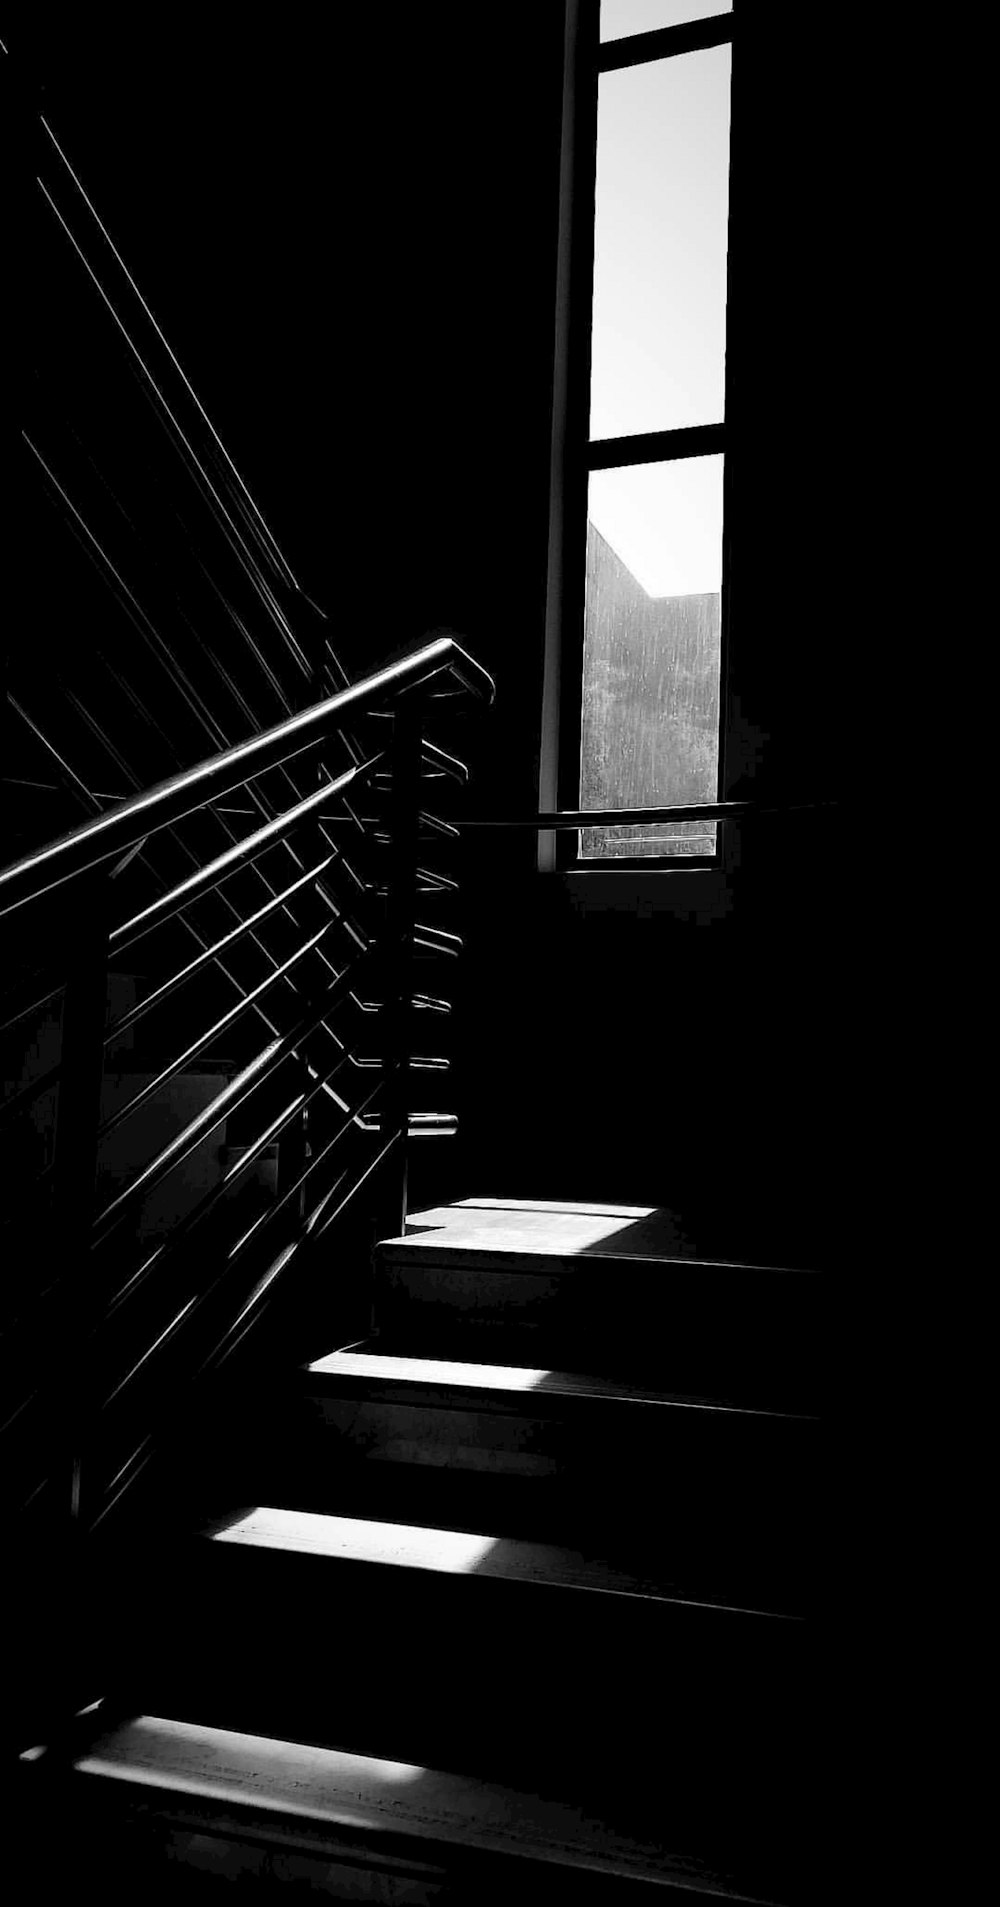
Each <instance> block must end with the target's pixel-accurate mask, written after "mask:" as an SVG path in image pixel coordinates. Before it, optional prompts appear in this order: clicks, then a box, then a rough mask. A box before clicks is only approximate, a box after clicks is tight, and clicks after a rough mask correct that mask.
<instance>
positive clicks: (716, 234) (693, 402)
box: [590, 46, 732, 437]
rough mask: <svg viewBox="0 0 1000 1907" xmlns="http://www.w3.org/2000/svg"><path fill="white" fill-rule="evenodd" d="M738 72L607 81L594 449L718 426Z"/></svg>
mask: <svg viewBox="0 0 1000 1907" xmlns="http://www.w3.org/2000/svg"><path fill="white" fill-rule="evenodd" d="M731 64H732V61H731V49H730V48H729V47H728V46H717V47H710V48H708V49H707V50H706V51H705V52H701V53H683V54H680V55H678V57H677V58H675V59H668V60H654V61H653V62H652V63H651V64H650V65H648V66H630V67H626V68H624V69H623V70H622V71H621V72H617V73H602V75H601V79H600V91H599V104H598V126H597V212H596V225H595V233H594V328H593V346H592V349H593V363H592V371H591V414H590V435H591V437H626V436H630V435H631V434H633V433H634V432H636V431H649V430H677V429H683V428H686V427H688V426H690V425H692V424H714V423H719V422H720V421H721V419H722V417H723V403H724V381H725V356H726V246H727V227H728V217H729V77H730V67H731Z"/></svg>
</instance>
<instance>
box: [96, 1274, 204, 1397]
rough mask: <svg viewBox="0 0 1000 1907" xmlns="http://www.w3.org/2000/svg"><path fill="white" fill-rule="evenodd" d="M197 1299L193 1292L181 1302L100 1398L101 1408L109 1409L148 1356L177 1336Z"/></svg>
mask: <svg viewBox="0 0 1000 1907" xmlns="http://www.w3.org/2000/svg"><path fill="white" fill-rule="evenodd" d="M197 1301H198V1299H197V1293H195V1295H194V1296H192V1297H190V1298H189V1299H188V1300H187V1303H186V1304H183V1305H182V1306H181V1308H180V1310H179V1311H178V1312H177V1313H176V1314H175V1316H174V1317H173V1318H172V1319H171V1321H170V1323H169V1324H168V1325H167V1326H166V1327H165V1329H164V1330H163V1331H161V1332H160V1335H159V1337H158V1338H154V1339H153V1342H152V1344H149V1345H147V1347H146V1349H145V1350H144V1351H143V1353H142V1355H141V1357H139V1358H137V1359H136V1361H135V1363H134V1364H133V1365H131V1367H130V1368H129V1369H128V1370H127V1371H126V1373H125V1375H124V1377H122V1378H119V1380H118V1383H117V1384H116V1385H115V1388H114V1390H113V1391H110V1392H109V1394H108V1396H107V1397H104V1398H102V1400H101V1409H102V1410H109V1409H110V1407H111V1405H112V1404H113V1403H114V1401H115V1398H116V1397H119V1396H120V1395H121V1393H122V1391H123V1390H125V1388H126V1386H127V1385H129V1384H131V1382H132V1379H133V1378H134V1377H137V1376H138V1374H139V1372H140V1371H141V1370H144V1369H145V1366H146V1365H147V1364H148V1363H149V1361H150V1358H153V1357H155V1356H156V1353H157V1351H160V1350H162V1349H163V1346H164V1345H166V1344H171V1343H172V1342H173V1340H174V1338H175V1337H176V1336H177V1333H178V1331H179V1330H180V1329H181V1326H182V1325H183V1323H184V1320H185V1318H187V1317H188V1316H189V1315H190V1313H191V1311H192V1310H193V1309H194V1306H195V1305H196V1304H197Z"/></svg>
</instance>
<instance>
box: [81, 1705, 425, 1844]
mask: <svg viewBox="0 0 1000 1907" xmlns="http://www.w3.org/2000/svg"><path fill="white" fill-rule="evenodd" d="M74 1765H75V1767H76V1768H77V1770H78V1771H79V1772H80V1773H81V1774H91V1775H100V1776H103V1777H104V1778H105V1779H110V1780H120V1781H128V1782H129V1783H130V1784H138V1785H139V1786H142V1787H151V1788H159V1789H161V1790H162V1789H168V1790H170V1791H171V1792H172V1793H180V1794H195V1795H201V1796H203V1797H210V1798H214V1799H219V1800H231V1799H232V1798H233V1797H234V1795H235V1796H236V1797H237V1799H239V1800H241V1801H244V1802H248V1803H251V1804H252V1803H254V1802H256V1803H258V1804H259V1805H261V1806H263V1807H266V1808H268V1809H271V1810H274V1809H277V1810H280V1812H282V1813H287V1814H297V1815H304V1816H307V1817H312V1818H318V1819H321V1820H328V1821H350V1820H359V1821H362V1822H364V1821H366V1819H367V1815H368V1810H369V1809H370V1808H371V1807H372V1806H373V1805H374V1806H376V1807H377V1806H378V1804H379V1802H380V1800H381V1799H382V1798H383V1797H385V1796H386V1795H387V1794H398V1793H399V1791H400V1790H401V1789H404V1788H408V1787H411V1786H412V1785H413V1784H414V1783H416V1782H419V1781H421V1780H422V1779H424V1778H425V1777H426V1775H427V1773H428V1770H426V1769H425V1768H424V1767H423V1766H421V1765H420V1764H418V1763H414V1762H405V1761H382V1760H380V1759H379V1758H378V1757H377V1756H373V1755H353V1754H349V1753H347V1752H344V1751H342V1750H339V1749H333V1748H319V1747H314V1746H312V1745H311V1744H309V1743H303V1742H286V1741H278V1740H274V1739H272V1738H270V1737H264V1736H260V1735H243V1734H239V1733H237V1732H236V1731H235V1730H233V1729H228V1728H208V1727H205V1726H203V1725H201V1724H200V1723H197V1722H182V1721H173V1720H168V1719H166V1718H165V1717H162V1716H159V1715H140V1716H138V1717H136V1719H135V1720H134V1721H132V1722H129V1723H126V1724H125V1725H124V1726H123V1727H121V1728H118V1729H116V1730H114V1731H113V1732H112V1733H111V1734H109V1735H108V1736H107V1737H106V1738H105V1739H104V1740H103V1741H101V1742H100V1743H99V1744H96V1745H95V1747H94V1748H92V1749H91V1750H90V1752H89V1753H87V1754H86V1755H82V1756H80V1758H79V1759H78V1760H77V1761H76V1763H75V1764H74Z"/></svg>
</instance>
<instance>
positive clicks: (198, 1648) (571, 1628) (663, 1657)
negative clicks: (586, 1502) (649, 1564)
mask: <svg viewBox="0 0 1000 1907" xmlns="http://www.w3.org/2000/svg"><path fill="white" fill-rule="evenodd" d="M160 1593H161V1594H162V1595H163V1596H164V1601H163V1602H162V1603H161V1604H160V1607H161V1608H162V1611H163V1613H162V1618H161V1620H160V1622H159V1623H157V1633H158V1635H159V1646H158V1648H157V1650H156V1651H155V1656H154V1659H153V1660H151V1661H147V1662H146V1663H145V1664H144V1665H143V1667H142V1668H141V1669H140V1668H138V1667H136V1668H135V1669H130V1676H129V1680H130V1690H131V1698H132V1700H133V1701H134V1702H135V1704H136V1706H137V1707H140V1708H141V1709H143V1710H144V1711H145V1712H149V1713H158V1714H165V1715H170V1714H174V1715H177V1716H183V1717H185V1718H186V1719H188V1720H206V1721H208V1720H212V1721H213V1722H214V1724H215V1725H217V1726H229V1727H235V1728H240V1727H243V1728H248V1727H250V1726H251V1718H253V1725H254V1727H255V1728H256V1729H257V1731H258V1732H279V1733H282V1734H285V1735H287V1736H288V1737H290V1738H291V1739H297V1740H317V1741H321V1742H325V1743H328V1744H329V1745H331V1746H343V1745H346V1744H347V1743H348V1742H349V1743H350V1745H351V1746H352V1747H353V1748H354V1749H355V1750H360V1751H361V1752H380V1753H382V1754H391V1755H395V1756H398V1757H399V1758H400V1759H404V1760H406V1759H418V1760H419V1759H426V1760H428V1761H431V1762H433V1761H434V1760H435V1759H436V1760H437V1761H439V1762H440V1763H441V1765H443V1766H448V1765H453V1764H454V1763H455V1761H456V1757H457V1759H458V1761H459V1762H460V1763H461V1764H462V1765H463V1766H469V1765H470V1758H471V1763H472V1764H475V1765H476V1766H477V1767H480V1768H481V1769H483V1770H486V1769H489V1770H492V1771H493V1772H496V1773H499V1772H500V1771H501V1770H503V1769H507V1770H509V1769H510V1768H511V1767H513V1766H515V1765H522V1766H523V1765H524V1764H525V1763H531V1764H532V1765H534V1764H535V1763H537V1765H538V1766H539V1767H542V1766H544V1765H545V1764H546V1763H547V1762H549V1761H550V1760H551V1758H552V1756H553V1755H558V1756H559V1757H560V1758H562V1759H564V1760H565V1759H566V1758H567V1757H568V1758H569V1759H570V1760H572V1761H574V1762H575V1761H576V1759H577V1757H578V1754H579V1752H580V1751H581V1750H583V1751H584V1753H585V1758H586V1759H592V1758H593V1756H594V1754H595V1753H596V1752H597V1750H596V1749H595V1746H594V1744H595V1738H599V1739H600V1740H601V1741H602V1742H603V1743H604V1746H603V1747H602V1748H601V1750H600V1753H602V1754H606V1755H607V1757H608V1765H609V1766H613V1765H614V1762H615V1759H616V1758H617V1757H618V1756H619V1755H620V1753H621V1752H622V1744H623V1741H631V1742H633V1743H635V1742H636V1741H638V1740H642V1741H643V1742H644V1743H646V1744H648V1745H647V1746H646V1747H644V1750H643V1752H644V1753H648V1754H649V1755H650V1757H651V1759H652V1761H653V1762H655V1763H656V1764H657V1766H658V1767H659V1768H660V1772H661V1773H665V1772H667V1771H668V1770H672V1771H675V1772H676V1770H677V1768H679V1767H680V1765H681V1764H682V1763H683V1764H684V1765H687V1766H689V1765H693V1764H694V1763H697V1762H699V1761H700V1763H701V1767H702V1775H703V1777H704V1775H705V1774H706V1771H707V1770H708V1769H709V1768H711V1767H712V1766H717V1765H718V1763H719V1761H720V1759H724V1758H726V1757H728V1756H730V1755H731V1756H735V1757H736V1758H737V1759H739V1758H740V1757H743V1758H745V1757H746V1756H747V1755H748V1754H749V1753H750V1752H755V1751H759V1750H760V1749H761V1747H762V1745H763V1744H765V1743H766V1744H767V1746H768V1748H769V1749H770V1750H771V1751H772V1752H774V1751H777V1750H778V1748H779V1747H780V1744H781V1743H782V1741H785V1742H787V1741H788V1740H789V1739H790V1738H791V1737H792V1736H793V1735H795V1734H796V1733H797V1730H798V1728H799V1727H800V1726H801V1723H802V1720H803V1717H804V1709H803V1702H804V1696H805V1690H806V1687H807V1683H808V1654H807V1652H808V1647H809V1642H808V1632H807V1631H806V1629H805V1628H804V1626H803V1625H801V1624H791V1623H788V1624H785V1623H780V1622H775V1621H771V1620H768V1619H767V1618H752V1617H747V1616H741V1615H739V1614H736V1613H732V1612H728V1611H717V1610H710V1611H705V1610H698V1609H692V1608H684V1607H680V1606H668V1607H665V1606H664V1605H662V1604H657V1603H655V1602H653V1601H650V1600H645V1599H642V1598H636V1597H628V1598H624V1597H623V1598H619V1597H616V1596H613V1595H603V1594H599V1593H583V1592H580V1591H563V1590H562V1589H560V1588H558V1587H555V1586H553V1585H551V1584H546V1585H535V1584H530V1583H524V1582H510V1581H498V1580H496V1579H490V1578H487V1577H484V1576H479V1577H476V1576H475V1575H469V1576H444V1577H441V1576H438V1575H437V1574H434V1575H428V1573H427V1572H423V1571H419V1570H410V1569H405V1568H386V1567H384V1566H383V1567H380V1566H378V1565H367V1564H350V1565H346V1566H342V1567H340V1566H338V1567H337V1568H336V1569H331V1568H330V1567H329V1565H328V1564H326V1563H325V1562H323V1561H320V1560H319V1559H317V1558H315V1557H301V1556H294V1557H293V1556H289V1555H285V1554H274V1553H272V1554H265V1555H260V1554H257V1553H253V1554H251V1553H248V1552H245V1551H239V1550H238V1549H237V1546H233V1549H232V1550H228V1551H226V1550H225V1549H224V1550H223V1552H222V1553H221V1554H213V1555H211V1556H210V1557H209V1558H207V1559H205V1561H204V1562H203V1563H202V1564H201V1566H200V1567H196V1568H192V1570H191V1571H190V1572H187V1573H185V1576H184V1578H183V1579H182V1581H181V1582H176V1583H175V1585H174V1593H172V1594H171V1593H169V1588H168V1585H167V1584H166V1583H165V1582H163V1581H162V1579H161V1584H160ZM118 1641H119V1645H120V1646H121V1645H122V1644H123V1643H125V1642H126V1638H125V1636H123V1635H122V1634H121V1633H119V1637H118ZM124 1659H125V1661H126V1662H127V1661H128V1651H127V1647H126V1653H125V1657H124ZM658 1721H662V1723H663V1727H662V1731H661V1733H660V1735H659V1736H658V1737H657V1736H656V1735H655V1733H654V1738H653V1739H652V1740H650V1724H651V1723H652V1724H653V1725H654V1731H655V1725H656V1723H657V1722H658ZM376 1738H377V1739H378V1741H380V1742H381V1748H380V1749H376V1748H375V1746H374V1743H375V1741H376ZM369 1742H370V1744H371V1746H370V1748H369V1747H368V1743H369ZM442 1758H443V1759H442Z"/></svg>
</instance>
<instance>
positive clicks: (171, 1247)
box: [106, 1027, 353, 1318]
mask: <svg viewBox="0 0 1000 1907" xmlns="http://www.w3.org/2000/svg"><path fill="white" fill-rule="evenodd" d="M311 1030H314V1029H313V1028H307V1029H306V1031H305V1032H303V1030H302V1028H301V1027H299V1028H296V1029H294V1030H293V1032H292V1033H291V1034H290V1035H289V1036H288V1038H289V1041H290V1042H291V1047H292V1050H294V1046H295V1045H296V1044H298V1043H300V1041H301V1040H302V1039H303V1038H306V1037H308V1032H309V1031H311ZM285 1057H287V1054H286V1055H285ZM352 1059H353V1054H351V1053H350V1052H348V1050H347V1048H346V1047H344V1048H342V1050H341V1052H340V1055H339V1057H338V1059H336V1060H335V1062H334V1064H333V1065H332V1066H331V1067H330V1070H329V1072H327V1073H324V1074H323V1076H322V1078H318V1079H316V1080H315V1081H314V1083H313V1084H312V1085H311V1086H310V1087H309V1090H308V1091H307V1092H306V1091H303V1092H299V1093H296V1095H295V1096H294V1098H293V1099H291V1100H289V1102H288V1104H287V1105H286V1106H285V1107H284V1108H283V1110H282V1111H281V1112H280V1113H278V1115H277V1117H276V1118H274V1119H272V1120H271V1123H270V1125H268V1126H265V1128H264V1130H263V1132H261V1133H258V1135H257V1137H256V1139H254V1141H253V1143H252V1144H251V1145H249V1146H247V1147H241V1149H240V1151H241V1156H240V1157H239V1158H238V1159H237V1160H236V1161H235V1162H234V1163H233V1164H232V1165H231V1166H230V1167H229V1169H228V1171H226V1172H225V1173H224V1174H223V1176H222V1178H221V1180H220V1181H219V1183H218V1184H217V1185H215V1186H213V1187H212V1188H211V1190H210V1191H209V1192H208V1193H207V1194H206V1196H205V1197H204V1198H203V1199H201V1200H200V1202H199V1203H198V1204H197V1205H196V1206H195V1207H194V1210H193V1211H191V1212H189V1213H188V1214H187V1216H186V1217H185V1218H183V1219H180V1220H178V1222H177V1223H176V1224H175V1225H174V1226H173V1227H172V1228H171V1232H170V1236H169V1238H167V1239H166V1240H165V1241H164V1243H163V1244H162V1245H158V1246H157V1248H156V1250H155V1251H154V1252H152V1254H151V1255H150V1257H149V1258H147V1259H146V1260H145V1261H144V1263H143V1264H142V1265H140V1266H139V1267H138V1268H137V1270H136V1271H135V1272H134V1273H133V1274H132V1276H131V1277H130V1278H129V1279H128V1280H127V1281H126V1283H125V1284H124V1285H123V1286H122V1287H121V1288H120V1290H119V1291H117V1292H116V1293H115V1295H114V1297H113V1298H112V1299H111V1300H110V1302H109V1305H108V1310H107V1313H106V1316H107V1317H109V1318H110V1317H112V1316H113V1315H114V1313H115V1312H116V1311H117V1310H118V1309H119V1308H120V1306H121V1305H123V1304H125V1303H126V1302H127V1301H128V1299H129V1298H131V1296H132V1295H133V1292H134V1291H136V1290H138V1289H139V1288H140V1287H141V1286H142V1285H144V1284H145V1282H146V1280H147V1279H148V1278H149V1276H150V1275H151V1273H152V1272H153V1271H154V1270H156V1268H157V1267H158V1266H160V1265H162V1264H163V1262H164V1261H165V1260H166V1259H168V1258H169V1257H170V1256H171V1255H172V1254H173V1252H174V1251H175V1250H176V1249H177V1248H178V1247H179V1246H180V1245H183V1244H185V1243H186V1242H187V1240H188V1238H189V1237H190V1235H191V1233H192V1232H193V1231H196V1230H197V1228H198V1226H199V1225H200V1224H201V1223H202V1222H203V1220H205V1219H207V1218H209V1217H210V1216H211V1214H212V1212H214V1210H215V1208H216V1206H217V1205H218V1204H220V1203H221V1201H222V1200H223V1199H224V1198H225V1197H226V1196H227V1194H228V1193H229V1192H230V1190H231V1189H232V1187H233V1186H234V1185H235V1184H236V1183H237V1181H238V1180H239V1179H240V1178H241V1177H242V1176H243V1174H244V1173H246V1172H249V1171H250V1170H251V1168H252V1167H253V1166H254V1165H255V1164H256V1163H257V1160H258V1159H259V1157H260V1155H261V1153H262V1152H263V1151H264V1150H265V1149H266V1147H267V1146H269V1145H273V1143H274V1141H275V1140H276V1139H277V1138H280V1136H281V1134H282V1132H283V1131H284V1130H285V1127H286V1126H288V1125H290V1124H291V1121H292V1120H293V1119H295V1118H298V1117H299V1116H300V1115H301V1114H302V1113H303V1112H305V1111H306V1110H307V1109H308V1107H309V1106H311V1105H312V1103H313V1101H314V1100H315V1099H316V1098H317V1097H318V1096H319V1094H320V1093H321V1092H324V1091H325V1090H326V1088H327V1087H328V1086H329V1084H330V1081H331V1080H332V1079H335V1078H336V1076H337V1074H338V1073H339V1072H340V1071H341V1069H342V1068H343V1067H344V1066H345V1065H347V1063H348V1061H350V1060H352ZM278 1063H279V1062H278V1060H277V1059H275V1060H274V1061H273V1063H272V1066H271V1071H272V1072H273V1071H274V1068H275V1066H277V1064H278ZM258 1084H259V1081H257V1080H254V1081H253V1082H252V1083H251V1085H250V1086H249V1087H248V1089H247V1091H246V1093H244V1094H243V1096H242V1098H241V1099H240V1101H239V1104H240V1105H242V1104H243V1103H244V1101H245V1099H247V1098H249V1096H250V1092H251V1091H253V1090H254V1088H255V1086H256V1085H258ZM216 1103H217V1102H216ZM235 1109H236V1108H235V1107H233V1106H229V1107H228V1108H227V1112H232V1111H234V1110H235ZM209 1110H211V1108H209ZM204 1136H205V1135H204V1134H201V1135H200V1136H199V1139H198V1141H197V1143H198V1144H200V1143H201V1139H202V1138H204ZM172 1163H175V1162H172Z"/></svg>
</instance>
